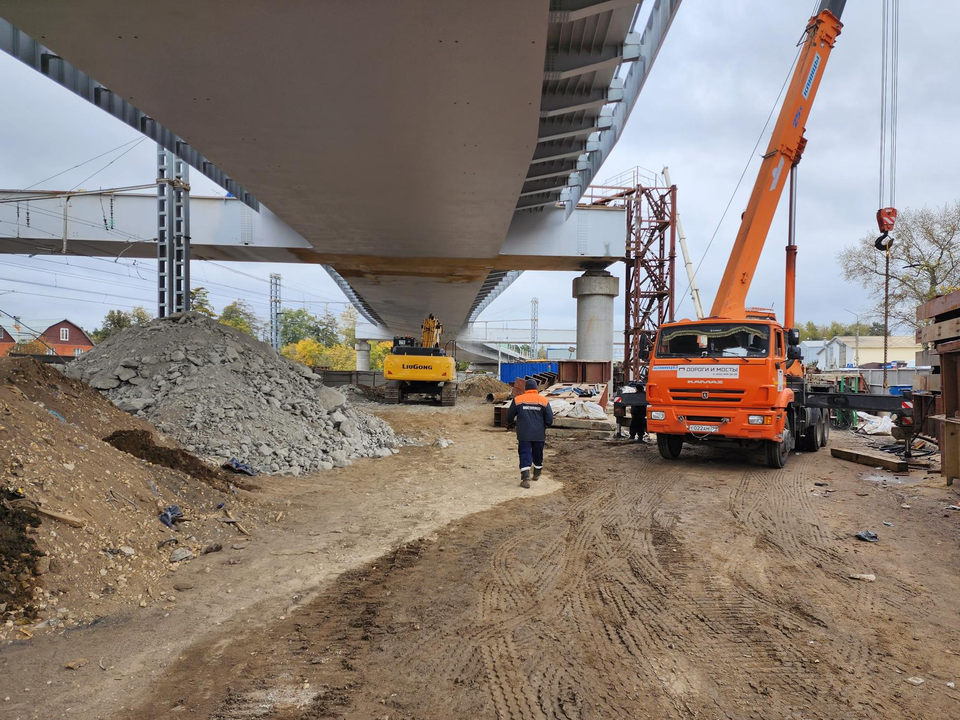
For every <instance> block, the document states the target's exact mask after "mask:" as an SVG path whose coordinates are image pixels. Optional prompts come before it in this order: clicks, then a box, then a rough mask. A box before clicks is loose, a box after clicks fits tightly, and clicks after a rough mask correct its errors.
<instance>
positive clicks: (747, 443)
mask: <svg viewBox="0 0 960 720" xmlns="http://www.w3.org/2000/svg"><path fill="white" fill-rule="evenodd" d="M844 4H845V0H822V2H821V3H820V6H819V8H818V10H817V13H816V14H815V15H814V16H813V17H812V18H811V19H810V22H809V23H808V25H807V27H806V29H805V31H804V37H803V39H802V40H801V44H802V47H801V49H800V53H799V57H798V60H797V65H796V68H795V69H794V74H793V78H792V80H791V81H790V85H789V88H788V90H787V93H786V95H785V97H784V101H783V106H782V108H781V110H780V115H779V118H778V120H777V124H776V126H775V127H774V130H773V134H772V136H771V138H770V144H769V145H768V147H767V151H766V153H764V155H763V163H762V165H761V167H760V171H759V174H758V177H757V181H756V184H755V185H754V187H753V192H752V194H751V195H750V201H749V203H748V205H747V209H746V212H745V213H744V215H743V220H742V222H741V224H740V230H739V232H738V233H737V238H736V242H735V243H734V246H733V250H732V251H731V254H730V259H729V261H728V263H727V267H726V271H725V272H724V275H723V279H722V281H721V283H720V289H719V291H718V293H717V297H716V300H715V301H714V304H713V308H712V310H711V312H710V315H709V317H706V318H704V319H703V320H695V321H691V320H680V321H678V322H672V323H667V324H664V325H662V326H661V327H660V328H659V331H658V333H657V338H656V341H655V343H654V346H653V348H652V353H651V356H650V357H649V374H648V377H647V385H646V395H647V429H648V430H649V431H650V432H654V433H656V434H657V446H658V449H659V451H660V454H661V455H662V456H663V457H664V458H667V459H676V458H677V457H679V456H680V453H681V451H682V449H683V445H684V443H685V442H710V443H723V444H728V445H734V446H739V447H742V448H744V449H751V448H755V449H759V448H762V449H763V450H764V452H765V453H766V459H767V463H768V465H770V466H771V467H775V468H782V467H783V466H784V465H785V464H786V462H787V458H788V457H789V454H790V452H791V450H793V449H794V448H795V447H799V448H800V449H803V450H809V451H815V450H817V449H818V448H820V447H822V446H824V445H826V443H827V439H828V434H829V414H828V413H829V409H828V408H829V404H828V402H827V401H826V400H825V399H824V398H813V397H811V395H812V393H810V392H808V389H807V387H806V383H805V380H804V374H803V361H802V357H801V352H800V348H799V343H800V336H799V332H798V331H797V330H796V329H794V290H795V283H796V245H795V242H794V227H795V222H794V219H795V218H794V212H793V210H794V207H795V204H794V202H793V199H794V195H795V188H796V185H795V175H794V169H795V168H796V165H797V163H798V162H799V161H800V156H801V154H802V153H803V148H804V146H805V145H806V139H805V138H804V129H805V125H806V122H807V118H808V117H809V114H810V108H811V106H812V105H813V100H814V98H815V97H816V95H817V90H818V88H819V86H820V80H821V78H822V77H823V73H824V71H825V70H826V66H827V61H828V60H829V58H830V53H831V51H832V50H833V46H834V43H835V41H836V39H837V36H838V35H839V34H840V29H841V27H842V24H841V23H840V15H841V13H842V11H843V6H844ZM788 183H789V185H790V187H791V213H790V216H791V217H790V235H789V239H788V244H787V257H786V282H785V295H786V300H785V303H784V318H783V324H781V323H779V322H778V321H777V319H776V316H775V315H774V314H773V312H772V311H769V310H763V309H751V308H747V307H746V306H745V303H746V296H747V291H748V290H749V288H750V283H751V281H752V279H753V276H754V273H755V272H756V269H757V264H758V262H759V260H760V253H761V251H762V250H763V246H764V243H765V241H766V238H767V233H768V231H769V230H770V224H771V223H772V222H773V216H774V213H775V212H776V210H777V205H778V204H779V202H780V198H781V195H782V194H783V190H784V187H785V186H786V185H787V184H788ZM840 401H841V402H842V398H841V399H840ZM834 402H836V399H834Z"/></svg>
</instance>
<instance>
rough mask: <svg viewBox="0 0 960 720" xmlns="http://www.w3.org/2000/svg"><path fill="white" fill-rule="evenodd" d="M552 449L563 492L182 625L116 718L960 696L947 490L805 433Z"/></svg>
mask: <svg viewBox="0 0 960 720" xmlns="http://www.w3.org/2000/svg"><path fill="white" fill-rule="evenodd" d="M836 440H839V438H836V437H835V441H836ZM558 446H559V447H558ZM554 447H555V448H557V449H556V451H555V455H554V457H553V458H552V459H548V463H549V466H550V469H551V472H552V473H553V475H554V476H556V477H557V478H558V479H559V480H561V481H562V482H563V484H564V486H563V489H562V490H561V491H559V492H556V493H554V494H552V495H546V496H542V497H538V498H529V499H519V500H514V501H511V502H508V503H506V504H504V505H500V506H498V507H495V508H493V509H490V510H487V511H485V512H482V513H478V514H475V515H472V516H470V517H467V518H465V519H463V520H460V521H458V522H455V523H453V524H451V525H448V526H447V527H446V528H445V529H444V530H443V531H441V532H440V533H439V534H438V535H436V536H435V537H433V538H431V539H425V540H420V541H415V542H412V543H409V544H407V545H404V546H402V547H401V548H400V549H399V550H397V551H395V552H393V553H390V554H388V555H386V556H383V557H381V558H379V559H377V560H375V561H373V562H372V563H370V564H368V565H366V566H364V567H362V568H360V569H358V570H354V571H351V572H349V573H346V574H345V575H343V576H341V577H340V578H339V579H338V580H337V581H336V582H335V583H333V584H332V585H331V586H330V587H328V588H327V589H326V590H325V591H323V592H322V593H321V594H320V595H318V596H317V597H315V598H314V599H313V600H312V601H311V602H310V603H309V604H307V605H306V606H304V607H302V608H300V609H299V610H297V611H296V612H294V613H293V614H291V615H290V616H288V617H285V618H284V619H280V620H277V621H276V622H273V623H268V622H260V623H255V624H252V625H251V624H247V625H245V626H243V627H241V628H239V629H238V628H237V627H233V628H232V629H231V630H230V631H229V632H224V633H222V634H221V635H220V636H219V637H214V638H211V639H209V640H208V641H207V642H204V643H203V644H202V645H195V646H194V647H193V648H191V649H190V650H189V651H188V652H186V653H184V654H183V655H182V656H181V657H180V659H179V660H178V661H177V662H176V663H174V664H172V665H171V667H170V668H169V670H168V672H167V673H166V674H165V675H164V676H163V677H162V678H161V679H160V681H159V682H158V683H157V684H156V685H155V686H154V688H153V690H152V692H151V693H150V694H149V695H148V696H147V697H145V698H144V699H143V701H142V702H140V703H139V704H138V707H137V710H136V711H134V712H124V713H121V714H119V715H118V716H117V717H118V718H119V717H123V718H135V719H137V720H146V719H148V718H169V717H190V718H216V719H218V720H239V719H240V718H270V719H271V720H279V719H294V718H297V719H300V720H306V719H307V718H328V717H330V718H388V719H390V720H394V719H398V720H399V719H401V718H406V719H410V720H413V719H414V718H416V719H419V720H433V719H437V720H439V719H441V718H443V719H444V720H446V719H449V718H501V719H511V720H513V719H520V718H656V719H657V720H661V719H663V718H730V719H731V720H733V719H736V720H739V719H741V718H757V719H760V718H762V719H763V720H771V719H774V718H797V719H799V718H823V719H829V720H836V719H838V718H864V719H866V718H870V719H876V718H891V719H893V718H897V719H901V718H914V719H920V718H923V719H924V720H933V719H935V718H956V717H960V693H958V692H957V690H956V689H954V688H952V687H950V686H948V684H947V683H948V682H950V683H952V682H954V681H955V680H958V679H960V677H958V676H960V655H958V653H960V625H958V623H957V617H958V616H957V609H956V587H957V581H958V579H960V551H958V540H960V531H958V528H960V525H958V523H960V517H957V516H956V515H951V514H950V513H949V512H944V511H943V510H942V507H943V505H944V504H945V503H948V502H949V503H953V502H955V501H956V499H957V493H956V492H955V491H948V490H947V489H944V488H939V487H932V486H931V487H922V486H919V485H897V484H896V481H895V479H893V478H892V477H891V476H887V477H886V478H885V480H888V482H886V483H874V482H870V481H868V480H865V479H863V477H862V475H863V473H862V472H861V470H862V468H858V467H856V466H852V465H848V464H845V463H842V462H840V461H836V460H833V459H831V458H830V457H829V455H828V454H827V453H825V452H820V453H817V454H813V455H798V456H793V457H791V459H790V464H789V465H788V467H787V469H785V470H783V471H780V472H775V471H771V470H769V469H767V468H765V467H763V466H762V465H761V462H760V461H759V460H757V459H745V458H740V457H737V456H735V455H724V454H719V453H717V452H716V451H706V450H704V451H699V452H695V453H691V454H690V456H689V457H687V458H686V459H685V461H684V462H680V463H673V464H668V463H666V462H665V461H663V460H661V459H660V458H659V456H658V455H657V454H656V451H655V450H654V449H653V448H650V447H638V446H611V445H608V444H604V443H602V442H599V441H567V442H564V443H555V444H554ZM815 482H816V483H827V485H815V484H814V483H815ZM902 505H909V506H910V507H909V508H903V507H902ZM884 521H886V522H889V523H892V526H888V525H885V524H884ZM860 529H872V530H875V531H877V532H878V534H879V535H880V538H881V540H880V542H879V543H875V544H868V543H862V542H858V541H857V540H855V539H854V538H853V536H852V535H853V533H854V532H855V531H856V530H860ZM866 573H869V574H873V575H875V576H876V580H875V581H874V582H867V581H863V580H854V579H851V578H850V575H853V574H866ZM910 678H917V679H920V680H922V681H923V682H922V683H921V684H913V683H915V682H917V680H913V683H912V682H911V681H910Z"/></svg>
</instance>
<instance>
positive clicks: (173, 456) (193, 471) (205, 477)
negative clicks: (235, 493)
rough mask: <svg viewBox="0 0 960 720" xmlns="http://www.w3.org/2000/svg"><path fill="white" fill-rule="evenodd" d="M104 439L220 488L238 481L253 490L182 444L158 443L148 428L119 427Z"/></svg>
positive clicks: (243, 486) (118, 448)
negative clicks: (167, 445)
mask: <svg viewBox="0 0 960 720" xmlns="http://www.w3.org/2000/svg"><path fill="white" fill-rule="evenodd" d="M103 441H104V442H106V443H110V444H111V445H113V446H114V447H115V448H116V449H117V450H123V452H125V453H130V454H131V455H133V456H134V457H138V458H140V459H141V460H146V461H148V462H152V463H153V464H155V465H162V466H163V467H168V468H170V469H171V470H180V471H181V472H184V473H186V474H187V475H189V476H190V477H192V478H194V479H195V480H199V481H201V482H205V483H207V485H210V486H212V487H215V488H217V489H218V490H227V489H229V487H230V485H235V486H236V487H239V488H243V489H244V490H249V489H251V487H252V486H249V485H246V484H243V483H241V481H240V480H239V479H238V478H237V477H236V476H232V477H229V478H228V477H227V476H226V475H225V474H224V473H222V472H220V471H219V470H215V469H213V468H212V467H210V466H209V465H205V464H204V463H203V462H201V461H200V460H199V459H197V457H196V456H195V455H191V454H190V453H188V452H186V451H184V450H181V449H180V448H168V447H163V446H162V445H157V443H156V442H155V441H154V439H153V433H151V432H148V431H147V430H117V431H116V432H114V433H110V434H109V435H107V437H105V438H104V439H103Z"/></svg>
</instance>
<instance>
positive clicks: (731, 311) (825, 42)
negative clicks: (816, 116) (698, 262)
mask: <svg viewBox="0 0 960 720" xmlns="http://www.w3.org/2000/svg"><path fill="white" fill-rule="evenodd" d="M845 3H846V0H822V1H821V3H820V7H819V9H818V11H817V14H816V15H814V16H813V17H812V18H811V19H810V23H809V25H808V26H807V28H806V30H805V36H804V39H803V41H802V43H803V47H802V48H801V50H800V58H799V60H798V62H797V66H796V68H795V69H794V73H793V78H792V79H791V81H790V85H789V87H788V89H787V94H786V96H785V97H784V100H783V106H782V107H781V108H780V115H779V117H778V118H777V124H776V126H775V127H774V129H773V134H772V135H771V137H770V144H769V146H768V147H767V151H766V152H765V153H764V155H763V164H762V165H761V166H760V172H759V173H758V175H757V181H756V183H755V184H754V186H753V192H752V193H751V195H750V201H749V202H748V203H747V209H746V212H745V213H744V215H743V220H742V221H741V223H740V230H739V232H738V233H737V239H736V241H735V243H734V246H733V250H732V251H731V253H730V259H729V260H728V261H727V268H726V270H725V271H724V273H723V279H722V280H721V281H720V288H719V290H718V291H717V297H716V299H715V300H714V303H713V309H712V310H711V311H710V315H711V317H722V318H741V319H742V318H743V317H744V315H745V310H746V298H747V292H748V291H749V289H750V283H751V281H752V280H753V275H754V273H755V272H756V270H757V263H758V262H759V261H760V253H761V251H762V250H763V245H764V242H765V241H766V239H767V233H768V232H769V230H770V225H771V223H772V222H773V216H774V214H775V213H776V211H777V205H778V204H779V202H780V196H781V195H782V193H783V189H784V186H785V185H786V184H787V175H788V173H789V171H790V167H791V166H792V165H796V164H797V163H798V162H800V156H801V154H802V153H803V147H804V145H805V144H806V140H805V138H804V137H803V132H804V126H805V124H806V121H807V117H808V116H809V114H810V108H811V107H812V105H813V100H814V98H815V97H816V95H817V90H818V88H819V87H820V79H821V78H822V77H823V71H824V69H825V67H826V64H827V60H828V59H829V58H830V52H831V51H832V50H833V45H834V42H835V41H836V38H837V36H838V35H839V34H840V29H841V28H842V27H843V25H842V24H841V22H840V15H841V14H842V12H843V6H844V5H845Z"/></svg>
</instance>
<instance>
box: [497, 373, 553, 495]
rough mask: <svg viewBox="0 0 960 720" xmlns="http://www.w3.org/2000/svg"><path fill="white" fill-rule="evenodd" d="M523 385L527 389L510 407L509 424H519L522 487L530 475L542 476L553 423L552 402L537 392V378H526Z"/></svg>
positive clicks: (527, 485)
mask: <svg viewBox="0 0 960 720" xmlns="http://www.w3.org/2000/svg"><path fill="white" fill-rule="evenodd" d="M524 387H525V388H526V390H525V392H524V393H523V394H522V395H518V396H517V397H515V398H514V399H513V400H512V401H511V403H510V407H509V408H508V409H507V423H506V424H507V427H510V425H511V424H512V423H514V422H516V424H517V454H518V455H519V456H520V487H522V488H529V487H530V479H531V477H532V478H533V479H534V480H539V479H540V473H542V472H543V445H544V443H545V442H546V439H547V428H548V427H550V426H551V425H553V410H552V409H551V408H550V402H549V401H548V400H547V399H546V398H545V397H544V396H543V395H541V394H540V393H539V392H537V381H536V380H532V379H531V380H527V382H526V384H525V386H524ZM531 471H532V473H531Z"/></svg>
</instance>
